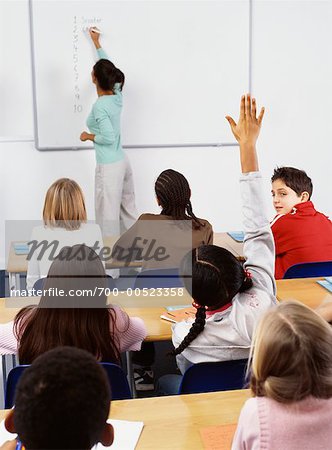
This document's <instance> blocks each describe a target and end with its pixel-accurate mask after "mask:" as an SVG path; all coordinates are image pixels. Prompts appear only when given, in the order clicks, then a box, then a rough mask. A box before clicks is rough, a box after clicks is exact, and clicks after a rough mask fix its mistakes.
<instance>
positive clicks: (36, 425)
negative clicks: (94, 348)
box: [14, 347, 111, 449]
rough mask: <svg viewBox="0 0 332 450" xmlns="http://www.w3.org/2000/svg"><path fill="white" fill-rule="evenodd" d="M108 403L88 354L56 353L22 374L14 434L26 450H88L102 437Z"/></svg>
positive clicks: (59, 350)
mask: <svg viewBox="0 0 332 450" xmlns="http://www.w3.org/2000/svg"><path fill="white" fill-rule="evenodd" d="M110 399H111V393H110V387H109V383H108V380H107V376H106V373H105V371H104V369H103V367H102V366H101V365H100V364H99V363H98V362H97V361H96V359H95V358H94V357H93V356H92V355H91V354H90V353H88V352H86V351H85V350H80V349H77V348H74V347H57V348H55V349H53V350H50V351H49V352H46V353H44V354H43V355H41V356H39V357H38V358H36V359H35V361H34V362H33V364H32V365H31V366H30V367H28V368H27V369H26V370H25V371H24V373H23V374H22V376H21V378H20V380H19V383H18V386H17V389H16V396H15V412H14V424H15V429H16V432H17V433H18V436H19V439H20V440H21V441H22V442H23V443H24V445H25V446H26V447H27V448H28V449H30V448H33V449H46V448H47V449H69V448H70V449H90V448H92V447H93V446H94V445H95V444H96V443H97V442H98V441H99V439H100V438H101V437H102V433H103V430H104V427H105V423H106V420H107V418H108V414H109V407H110Z"/></svg>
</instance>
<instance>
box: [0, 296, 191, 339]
mask: <svg viewBox="0 0 332 450" xmlns="http://www.w3.org/2000/svg"><path fill="white" fill-rule="evenodd" d="M176 290H177V291H179V289H176ZM147 292H151V290H148V291H147ZM153 292H155V291H153ZM160 292H164V293H165V292H167V291H165V290H164V289H162V290H161V291H160ZM181 292H182V291H181ZM183 294H184V295H177V296H174V297H171V296H169V295H166V294H164V295H162V296H160V297H146V296H145V295H143V293H142V292H141V293H140V295H136V296H127V295H126V294H125V293H123V295H119V296H112V295H110V296H109V297H108V302H109V303H113V304H117V305H120V306H122V307H123V308H124V310H125V311H126V312H127V314H128V315H129V316H131V317H140V318H141V319H143V321H144V323H145V325H146V328H147V332H148V334H147V337H146V341H153V342H156V341H167V340H170V339H171V338H172V330H171V325H172V323H171V322H168V321H166V320H162V319H160V315H161V314H164V313H165V311H166V310H165V306H166V305H185V304H189V305H190V304H191V302H192V299H191V297H190V296H189V294H188V293H187V292H186V291H185V290H183ZM38 302H39V297H28V298H27V297H8V298H0V323H7V322H10V321H11V320H13V319H14V317H15V315H16V314H17V312H18V311H19V310H20V308H22V307H23V306H26V305H31V304H38Z"/></svg>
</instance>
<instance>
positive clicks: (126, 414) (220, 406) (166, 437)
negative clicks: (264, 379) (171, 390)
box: [0, 390, 250, 450]
mask: <svg viewBox="0 0 332 450" xmlns="http://www.w3.org/2000/svg"><path fill="white" fill-rule="evenodd" d="M249 397H250V393H249V391H248V390H238V391H225V392H211V393H208V394H190V395H177V396H171V397H151V398H142V399H134V400H118V401H114V402H112V404H111V411H110V418H111V419H120V420H137V421H143V422H144V428H143V431H142V434H141V437H140V439H139V441H138V444H137V447H136V449H137V450H142V449H153V450H155V449H158V450H159V449H182V450H185V449H188V450H193V449H194V450H196V449H203V444H202V441H201V437H200V433H199V430H200V428H204V427H208V426H213V425H222V424H228V423H236V422H237V420H238V417H239V414H240V411H241V408H242V406H243V404H244V402H245V401H246V400H247V399H248V398H249ZM6 413H7V411H4V410H2V411H0V419H1V420H2V419H3V418H4V417H5V415H6Z"/></svg>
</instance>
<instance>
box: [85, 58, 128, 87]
mask: <svg viewBox="0 0 332 450" xmlns="http://www.w3.org/2000/svg"><path fill="white" fill-rule="evenodd" d="M93 74H94V76H95V77H96V80H97V83H98V86H99V87H100V88H101V89H103V90H104V91H112V90H113V89H114V85H115V84H116V83H119V84H120V90H121V91H122V88H123V85H124V82H125V76H124V73H123V72H121V70H120V69H118V68H117V67H115V65H114V64H113V63H112V62H111V61H109V60H108V59H100V60H99V61H97V62H96V64H95V65H94V66H93Z"/></svg>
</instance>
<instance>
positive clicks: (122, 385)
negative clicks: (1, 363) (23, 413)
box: [5, 363, 132, 409]
mask: <svg viewBox="0 0 332 450" xmlns="http://www.w3.org/2000/svg"><path fill="white" fill-rule="evenodd" d="M101 365H102V366H103V368H104V369H105V371H106V375H107V378H108V381H109V383H110V386H111V392H112V400H123V399H130V398H132V394H131V391H130V387H129V384H128V381H127V377H126V375H125V373H124V372H123V370H122V369H121V367H120V366H118V365H116V364H112V363H101ZM27 367H29V366H28V365H21V366H16V367H14V368H13V369H12V370H11V371H10V372H9V373H8V377H7V383H6V388H5V409H10V408H12V407H13V406H14V402H15V390H16V386H17V383H18V381H19V379H20V377H21V375H22V373H23V372H24V370H25V369H26V368H27Z"/></svg>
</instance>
